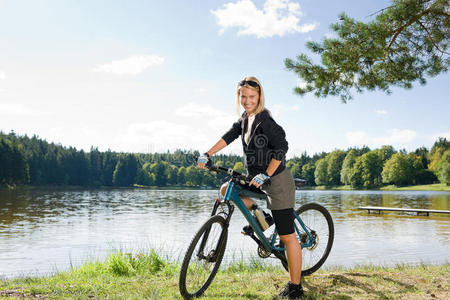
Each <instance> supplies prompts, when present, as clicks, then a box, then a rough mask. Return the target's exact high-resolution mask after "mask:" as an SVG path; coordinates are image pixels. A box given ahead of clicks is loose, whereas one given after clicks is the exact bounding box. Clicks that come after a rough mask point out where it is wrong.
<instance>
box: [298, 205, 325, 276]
mask: <svg viewBox="0 0 450 300" xmlns="http://www.w3.org/2000/svg"><path fill="white" fill-rule="evenodd" d="M296 212H297V215H299V217H300V219H301V220H302V222H303V223H304V224H305V226H306V228H307V229H308V230H309V232H310V233H311V235H312V236H313V238H312V240H311V239H309V238H308V236H307V234H306V233H303V232H301V235H300V237H299V238H300V242H301V244H304V243H305V242H306V241H311V242H312V244H311V245H310V246H309V247H305V248H303V249H302V275H303V276H307V275H311V274H312V273H314V272H315V271H317V270H318V269H319V268H320V267H321V266H322V265H323V263H324V262H325V260H326V259H327V257H328V255H329V254H330V251H331V247H332V246H333V240H334V224H333V219H332V218H331V215H330V213H329V212H328V210H327V209H326V208H325V207H323V206H322V205H319V204H317V203H308V204H305V205H303V206H301V207H300V208H299V209H298V210H297V211H296ZM295 223H296V226H297V228H299V229H300V231H303V230H302V227H301V226H300V224H299V222H298V220H297V219H296V220H295Z"/></svg>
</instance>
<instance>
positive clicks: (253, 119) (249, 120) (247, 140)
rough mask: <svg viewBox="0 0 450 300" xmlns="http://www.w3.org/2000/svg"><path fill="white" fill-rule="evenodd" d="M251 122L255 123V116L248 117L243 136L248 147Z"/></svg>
mask: <svg viewBox="0 0 450 300" xmlns="http://www.w3.org/2000/svg"><path fill="white" fill-rule="evenodd" d="M253 121H255V114H251V115H250V116H249V117H248V125H247V131H246V132H245V135H244V141H245V143H246V144H247V145H248V142H249V141H250V133H251V130H252V124H253Z"/></svg>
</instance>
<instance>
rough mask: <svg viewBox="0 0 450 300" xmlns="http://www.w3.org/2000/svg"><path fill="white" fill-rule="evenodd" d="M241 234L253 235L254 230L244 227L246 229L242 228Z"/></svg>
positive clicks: (248, 226)
mask: <svg viewBox="0 0 450 300" xmlns="http://www.w3.org/2000/svg"><path fill="white" fill-rule="evenodd" d="M241 233H242V234H243V235H252V234H253V228H252V227H251V226H250V225H247V226H244V228H242V231H241Z"/></svg>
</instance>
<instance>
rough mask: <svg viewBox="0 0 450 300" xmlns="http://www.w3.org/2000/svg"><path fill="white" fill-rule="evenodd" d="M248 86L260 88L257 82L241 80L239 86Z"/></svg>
mask: <svg viewBox="0 0 450 300" xmlns="http://www.w3.org/2000/svg"><path fill="white" fill-rule="evenodd" d="M246 84H247V85H249V86H251V87H254V88H257V87H259V84H258V83H257V82H256V81H252V80H241V81H239V86H244V85H246Z"/></svg>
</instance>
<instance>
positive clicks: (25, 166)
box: [0, 131, 450, 188]
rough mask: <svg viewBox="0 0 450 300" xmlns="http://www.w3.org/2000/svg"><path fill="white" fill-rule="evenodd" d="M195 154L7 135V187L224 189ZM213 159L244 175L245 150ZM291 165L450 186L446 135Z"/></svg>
mask: <svg viewBox="0 0 450 300" xmlns="http://www.w3.org/2000/svg"><path fill="white" fill-rule="evenodd" d="M193 154H194V155H199V152H198V151H190V150H189V151H188V150H181V149H180V150H176V151H174V152H173V153H170V152H169V151H168V152H166V153H122V152H120V153H119V152H114V151H111V150H109V149H108V150H107V151H104V152H102V151H99V150H98V149H97V148H94V147H91V149H90V151H89V152H85V151H83V150H77V149H76V148H74V147H66V146H63V145H61V144H54V143H49V142H47V141H46V140H44V139H41V138H39V137H38V136H36V135H33V136H32V137H31V138H30V137H28V136H27V135H24V136H19V135H16V134H15V133H14V131H11V132H10V133H8V134H6V133H3V132H0V186H2V187H11V186H17V185H30V186H83V187H102V186H105V187H130V186H156V187H165V186H185V187H200V186H202V187H203V186H205V187H217V186H219V185H220V184H221V182H222V181H223V180H224V178H225V177H226V176H225V175H222V174H213V173H211V172H209V171H207V170H202V169H199V168H197V167H196V166H195V164H194V163H193V159H192V155H193ZM213 162H214V163H216V164H218V165H222V166H225V167H229V168H233V169H235V170H237V171H241V172H245V167H244V164H243V162H242V157H241V156H240V155H233V154H230V155H224V154H217V155H214V156H213ZM286 166H287V167H288V168H289V169H290V170H291V172H292V174H293V175H294V177H295V178H302V179H305V180H307V186H315V185H319V186H340V185H348V186H351V187H353V188H376V187H381V186H383V185H389V184H393V185H396V186H405V185H418V184H431V183H438V182H441V183H445V184H446V185H450V141H448V140H447V139H446V138H442V137H440V138H439V139H438V140H437V141H435V143H434V144H433V146H432V147H431V149H430V150H428V149H427V148H426V147H420V148H418V149H416V150H415V151H413V152H409V153H408V152H407V151H406V150H404V149H403V150H399V151H397V150H395V149H394V148H393V147H392V146H389V145H386V146H382V147H381V148H379V149H373V150H371V149H370V148H369V147H367V146H364V147H361V148H349V149H347V150H334V151H332V152H330V153H326V152H322V153H316V154H314V155H313V156H309V155H308V154H307V153H306V152H304V153H302V154H301V156H300V157H293V158H291V159H289V160H287V161H286Z"/></svg>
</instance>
